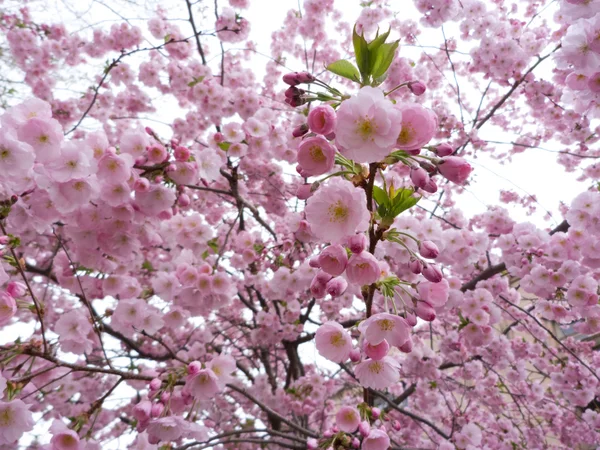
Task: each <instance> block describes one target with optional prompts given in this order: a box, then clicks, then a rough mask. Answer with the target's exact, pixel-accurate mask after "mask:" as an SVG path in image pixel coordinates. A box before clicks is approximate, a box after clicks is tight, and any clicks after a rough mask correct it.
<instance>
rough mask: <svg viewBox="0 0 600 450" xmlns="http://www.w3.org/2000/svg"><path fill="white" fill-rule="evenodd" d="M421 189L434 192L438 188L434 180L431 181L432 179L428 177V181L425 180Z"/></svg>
mask: <svg viewBox="0 0 600 450" xmlns="http://www.w3.org/2000/svg"><path fill="white" fill-rule="evenodd" d="M423 190H424V191H425V192H429V193H430V194H435V193H436V192H437V190H438V188H437V184H435V181H433V179H431V178H430V179H429V181H427V183H426V184H425V186H424V187H423Z"/></svg>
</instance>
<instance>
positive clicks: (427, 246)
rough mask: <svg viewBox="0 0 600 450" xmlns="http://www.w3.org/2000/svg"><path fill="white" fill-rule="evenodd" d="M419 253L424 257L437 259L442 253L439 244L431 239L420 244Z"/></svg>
mask: <svg viewBox="0 0 600 450" xmlns="http://www.w3.org/2000/svg"><path fill="white" fill-rule="evenodd" d="M419 253H420V254H421V256H422V257H423V258H432V259H435V258H437V257H438V255H439V254H440V251H439V249H438V248H437V245H435V244H434V243H433V242H431V241H422V242H421V245H419Z"/></svg>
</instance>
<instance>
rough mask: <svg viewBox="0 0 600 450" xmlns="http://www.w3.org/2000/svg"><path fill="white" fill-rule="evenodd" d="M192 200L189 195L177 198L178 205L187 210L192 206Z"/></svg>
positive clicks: (181, 195)
mask: <svg viewBox="0 0 600 450" xmlns="http://www.w3.org/2000/svg"><path fill="white" fill-rule="evenodd" d="M190 203H191V200H190V196H189V195H187V194H180V195H179V197H177V204H178V205H179V206H181V207H182V208H185V207H186V206H190Z"/></svg>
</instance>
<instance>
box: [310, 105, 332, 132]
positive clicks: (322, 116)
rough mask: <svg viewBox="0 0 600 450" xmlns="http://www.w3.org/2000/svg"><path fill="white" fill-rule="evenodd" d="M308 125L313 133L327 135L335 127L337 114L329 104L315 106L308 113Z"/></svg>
mask: <svg viewBox="0 0 600 450" xmlns="http://www.w3.org/2000/svg"><path fill="white" fill-rule="evenodd" d="M307 121H308V126H309V127H310V130H311V131H312V132H313V133H317V134H322V135H324V136H327V135H328V134H330V133H332V132H333V130H334V129H335V124H336V121H337V116H336V114H335V110H334V109H333V108H332V107H331V106H329V105H319V106H315V107H314V108H313V109H312V110H311V111H310V113H308V118H307Z"/></svg>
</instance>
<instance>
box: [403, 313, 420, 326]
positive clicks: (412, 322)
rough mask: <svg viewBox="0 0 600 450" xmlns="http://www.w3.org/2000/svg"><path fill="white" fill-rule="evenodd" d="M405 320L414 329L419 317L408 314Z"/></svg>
mask: <svg viewBox="0 0 600 450" xmlns="http://www.w3.org/2000/svg"><path fill="white" fill-rule="evenodd" d="M404 319H405V320H406V323H407V324H408V325H409V326H411V327H414V326H415V325H416V324H417V316H415V315H414V314H411V313H407V314H406V317H405V318H404Z"/></svg>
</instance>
